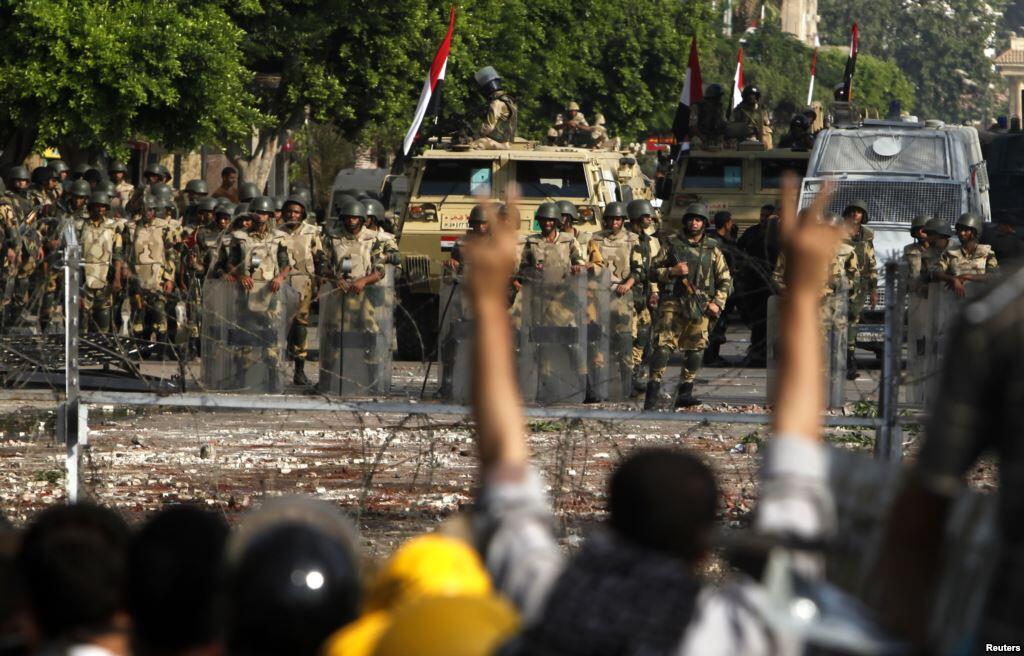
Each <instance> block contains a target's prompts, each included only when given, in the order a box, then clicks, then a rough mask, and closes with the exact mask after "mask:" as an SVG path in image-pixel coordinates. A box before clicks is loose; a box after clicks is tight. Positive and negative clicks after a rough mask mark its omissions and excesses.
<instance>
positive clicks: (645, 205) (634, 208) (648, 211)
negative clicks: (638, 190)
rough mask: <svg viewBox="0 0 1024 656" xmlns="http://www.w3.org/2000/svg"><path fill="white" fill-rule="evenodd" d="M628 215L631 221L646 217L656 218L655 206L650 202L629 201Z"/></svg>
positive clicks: (640, 200)
mask: <svg viewBox="0 0 1024 656" xmlns="http://www.w3.org/2000/svg"><path fill="white" fill-rule="evenodd" d="M626 213H627V214H628V215H629V220H630V221H636V220H638V219H640V218H642V217H644V216H650V217H651V218H654V205H651V201H649V200H646V199H644V198H637V199H634V200H631V201H629V205H627V206H626Z"/></svg>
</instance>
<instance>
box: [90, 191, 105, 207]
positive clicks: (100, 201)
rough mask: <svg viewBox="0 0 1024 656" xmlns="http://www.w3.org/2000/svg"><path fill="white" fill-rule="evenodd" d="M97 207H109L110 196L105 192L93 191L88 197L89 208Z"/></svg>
mask: <svg viewBox="0 0 1024 656" xmlns="http://www.w3.org/2000/svg"><path fill="white" fill-rule="evenodd" d="M93 205H99V206H102V207H110V194H108V193H107V192H105V191H94V192H92V195H90V196H89V206H90V207H91V206H93Z"/></svg>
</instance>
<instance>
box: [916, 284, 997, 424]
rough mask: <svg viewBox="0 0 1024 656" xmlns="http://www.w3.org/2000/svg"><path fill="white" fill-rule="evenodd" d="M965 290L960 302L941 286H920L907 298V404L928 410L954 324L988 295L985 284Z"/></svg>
mask: <svg viewBox="0 0 1024 656" xmlns="http://www.w3.org/2000/svg"><path fill="white" fill-rule="evenodd" d="M904 274H905V271H904ZM964 288H965V291H966V292H967V293H966V296H965V297H964V298H957V297H956V295H955V294H953V292H952V291H950V290H949V289H947V288H946V285H945V284H944V283H939V282H933V283H930V284H928V285H920V286H918V287H917V288H916V289H912V290H910V292H909V293H908V294H907V366H906V369H905V371H904V379H903V381H904V389H905V390H906V391H905V397H904V398H905V400H906V402H907V403H910V404H914V405H923V406H927V404H928V403H929V402H930V400H931V398H932V396H933V395H934V391H935V390H934V387H935V385H936V384H937V382H936V381H937V380H938V378H939V372H940V370H941V369H942V361H943V358H944V357H945V354H946V350H947V348H948V336H949V333H950V330H951V329H952V327H953V321H954V319H956V317H957V316H958V315H959V314H960V312H961V311H962V310H963V308H964V306H965V305H966V304H967V303H969V302H970V301H971V300H972V299H975V298H978V297H979V296H980V295H981V294H982V293H983V292H984V291H985V289H986V284H985V283H984V282H967V283H964Z"/></svg>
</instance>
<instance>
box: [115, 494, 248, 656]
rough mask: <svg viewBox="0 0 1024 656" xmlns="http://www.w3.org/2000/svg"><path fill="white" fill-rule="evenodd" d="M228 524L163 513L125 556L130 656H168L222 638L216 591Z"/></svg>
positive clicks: (194, 512) (188, 512)
mask: <svg viewBox="0 0 1024 656" xmlns="http://www.w3.org/2000/svg"><path fill="white" fill-rule="evenodd" d="M227 539H228V525H227V522H225V521H224V519H223V518H222V517H221V516H220V515H217V514H215V513H212V512H209V511H207V510H203V509H201V508H197V507H192V506H174V507H171V508H169V509H167V510H164V511H162V512H160V513H158V514H157V515H155V516H154V517H153V518H152V519H150V520H149V521H148V522H146V524H145V525H144V526H143V527H142V529H141V530H140V531H139V532H138V534H137V535H136V536H135V538H134V540H133V541H132V544H131V547H130V548H129V551H128V586H127V597H128V612H129V613H130V614H131V617H132V643H133V653H134V654H135V655H136V656H144V655H147V654H172V653H177V652H179V651H182V650H185V649H189V648H194V647H202V646H207V645H211V644H214V643H216V642H217V641H219V640H220V639H221V638H222V626H223V622H222V619H223V617H222V613H221V606H220V601H221V597H220V590H221V585H222V583H223V577H222V572H223V560H224V545H225V544H226V543H227Z"/></svg>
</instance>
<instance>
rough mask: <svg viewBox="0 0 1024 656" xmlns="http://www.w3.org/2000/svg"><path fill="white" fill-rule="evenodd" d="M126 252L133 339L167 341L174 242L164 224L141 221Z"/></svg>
mask: <svg viewBox="0 0 1024 656" xmlns="http://www.w3.org/2000/svg"><path fill="white" fill-rule="evenodd" d="M130 244H131V247H130V248H129V249H128V257H127V260H128V266H129V267H130V270H131V274H132V280H131V283H130V291H131V300H132V307H133V310H134V312H133V317H132V326H131V331H132V335H134V336H135V337H136V338H139V339H145V340H149V339H151V336H152V335H153V333H156V336H155V341H157V342H166V341H167V303H168V293H167V285H168V283H171V284H172V285H173V283H174V266H173V257H174V241H173V237H172V235H171V233H170V226H168V225H167V224H166V223H165V222H158V221H157V220H155V219H154V220H152V221H150V220H147V219H145V218H143V220H142V221H141V222H139V224H138V225H136V227H135V231H134V234H133V235H132V239H131V242H130Z"/></svg>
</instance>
